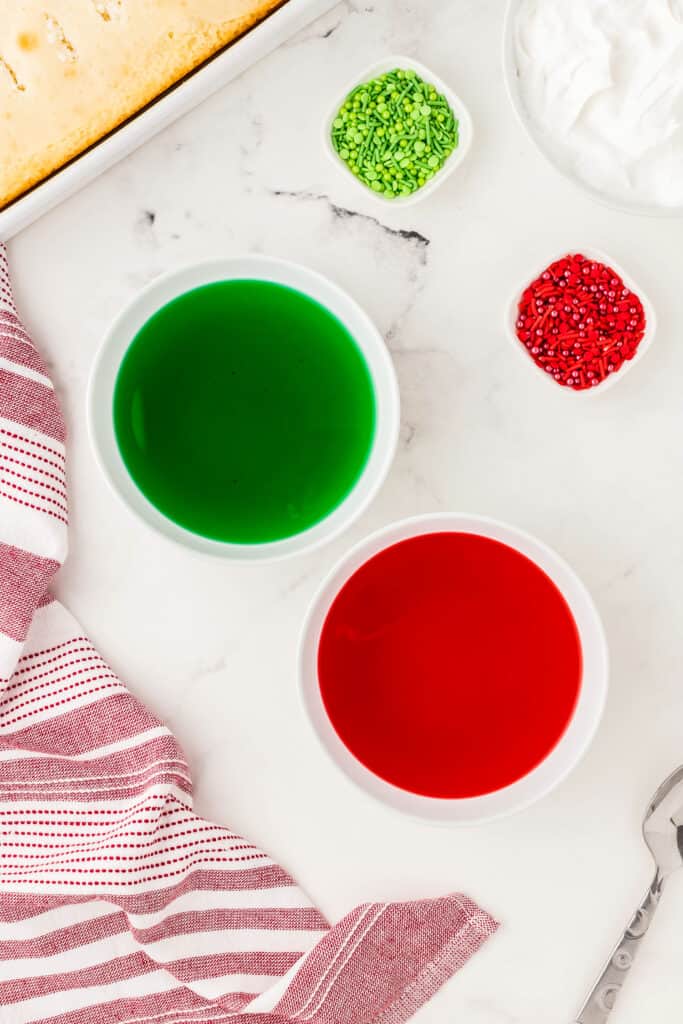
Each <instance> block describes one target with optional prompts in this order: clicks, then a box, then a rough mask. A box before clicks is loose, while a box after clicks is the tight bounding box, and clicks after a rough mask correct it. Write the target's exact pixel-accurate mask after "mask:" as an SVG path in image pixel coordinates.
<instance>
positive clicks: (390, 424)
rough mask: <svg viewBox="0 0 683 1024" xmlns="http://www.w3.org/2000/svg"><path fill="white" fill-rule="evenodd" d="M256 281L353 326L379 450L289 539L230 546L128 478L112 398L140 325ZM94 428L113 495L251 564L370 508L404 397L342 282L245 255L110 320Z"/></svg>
mask: <svg viewBox="0 0 683 1024" xmlns="http://www.w3.org/2000/svg"><path fill="white" fill-rule="evenodd" d="M245 278H251V279H256V280H260V281H273V282H276V283H278V284H283V285H287V286H288V287H290V288H294V289H296V290H298V291H300V292H303V293H305V294H306V295H308V296H310V297H311V298H313V299H315V300H316V301H317V302H319V303H320V304H321V305H322V306H324V307H325V308H326V309H328V310H329V311H330V312H331V313H333V314H334V316H336V317H337V319H338V320H340V321H341V323H342V324H344V326H345V327H346V328H347V329H348V331H349V332H350V334H351V335H352V337H353V338H354V339H355V341H356V344H357V345H358V347H359V348H360V350H361V352H362V353H363V356H364V358H365V361H366V363H367V366H368V369H369V371H370V375H371V377H372V382H373V386H374V392H375V405H376V426H375V436H374V440H373V443H372V449H371V451H370V455H369V457H368V461H367V463H366V465H365V468H364V470H363V472H362V474H361V476H360V478H359V480H358V482H357V483H356V485H355V487H354V488H353V490H352V491H351V492H350V494H348V495H347V497H346V498H345V499H344V501H342V503H341V504H340V505H338V506H337V508H335V509H334V510H333V511H332V512H330V514H329V515H328V516H326V517H325V518H324V519H323V520H321V521H320V522H319V523H316V524H315V525H313V526H311V527H310V528H309V529H307V530H304V531H302V532H301V533H298V534H295V535H294V536H292V537H287V538H286V539H284V540H279V541H273V542H271V543H264V544H229V543H222V542H220V541H216V540H210V539H208V538H205V537H201V536H199V535H198V534H195V533H192V532H190V531H189V530H185V529H183V527H181V526H178V525H177V524H176V523H174V522H172V521H171V520H170V519H167V518H166V516H164V515H162V514H161V513H160V512H159V511H158V510H157V509H156V508H155V507H154V506H153V505H152V504H151V503H150V502H149V501H148V500H147V498H145V496H144V495H143V493H142V492H141V491H140V490H139V489H138V487H137V486H136V484H135V483H134V481H133V479H132V478H131V476H130V475H129V473H128V471H127V469H126V467H125V465H124V463H123V460H122V458H121V455H120V453H119V449H118V446H117V444H116V438H115V435H114V425H113V416H112V400H113V393H114V385H115V382H116V377H117V374H118V370H119V367H120V365H121V360H122V359H123V356H124V354H125V352H126V350H127V348H128V346H129V345H130V343H131V341H132V340H133V338H134V337H135V335H136V333H137V332H138V331H139V330H140V328H141V327H142V326H143V324H145V323H146V322H147V320H148V319H149V318H150V316H152V314H153V313H155V312H156V311H157V310H158V309H160V308H161V307H162V306H164V305H166V303H168V302H170V301H171V300H172V299H174V298H176V297H177V296H178V295H182V294H183V293H184V292H187V291H189V290H190V289H192V288H197V287H199V286H200V285H204V284H208V283H210V282H212V281H225V280H231V279H232V280H234V279H245ZM88 426H89V432H90V438H91V442H92V446H93V450H94V452H95V457H96V459H97V461H98V463H99V465H100V467H101V469H102V471H103V472H104V475H105V477H106V478H107V480H108V481H109V483H110V484H111V486H112V488H113V490H114V492H115V493H116V494H117V495H118V496H119V497H120V498H121V499H122V500H123V502H124V504H126V505H127V506H128V508H129V509H130V510H131V511H132V512H134V513H135V515H137V517H138V518H139V519H141V520H142V522H144V523H146V524H147V525H148V526H151V527H152V528H153V529H154V530H156V531H157V532H158V533H160V534H162V535H163V536H165V537H167V538H168V539H169V540H173V541H175V542H177V543H179V544H181V545H183V546H184V547H186V548H190V549H192V550H194V551H198V552H203V553H206V554H210V555H217V556H219V557H222V558H228V559H234V560H238V561H245V562H255V561H261V562H262V561H264V560H270V559H277V558H283V557H285V556H288V555H295V554H298V553H300V552H302V551H309V550H311V549H312V548H315V547H318V546H319V545H321V544H324V543H325V542H326V541H328V540H330V539H331V538H332V537H335V536H336V535H337V534H339V533H341V531H342V530H345V529H346V528H347V527H348V526H349V525H350V524H351V523H352V522H353V521H354V520H355V519H357V518H358V516H360V515H361V513H362V512H363V511H364V510H365V508H367V506H368V505H369V503H370V502H371V501H372V499H373V498H374V496H375V494H376V493H377V491H378V490H379V488H380V486H381V485H382V483H383V481H384V478H385V477H386V475H387V473H388V471H389V467H390V465H391V462H392V459H393V457H394V452H395V450H396V442H397V440H398V431H399V426H400V400H399V392H398V384H397V382H396V374H395V371H394V366H393V363H392V361H391V357H390V355H389V352H388V350H387V348H386V345H385V344H384V341H383V339H382V337H381V335H380V334H379V332H378V330H377V328H376V327H375V325H374V324H373V323H372V321H371V320H370V318H369V317H368V316H367V314H366V313H365V312H364V311H363V310H362V309H361V308H360V306H359V305H358V304H357V303H356V302H355V301H354V300H353V299H352V298H351V297H350V296H349V295H347V293H346V292H344V291H343V290H342V289H341V288H339V287H338V285H336V284H334V283H333V282H332V281H329V280H328V279H327V278H325V277H322V276H321V275H320V274H317V273H316V272H315V271H313V270H309V269H308V268H307V267H302V266H299V265H297V264H295V263H289V262H285V261H284V260H277V259H271V258H269V257H265V256H240V257H235V258H225V259H218V260H212V261H210V262H206V263H197V264H193V265H191V266H188V267H184V268H182V269H180V270H174V271H172V272H171V273H169V274H166V275H164V276H163V277H159V278H157V279H156V280H155V281H153V282H152V283H151V284H150V285H149V286H148V287H147V288H145V289H144V290H143V291H141V292H140V293H139V294H138V295H136V297H135V298H134V299H133V300H132V301H131V302H130V303H129V304H128V305H127V306H126V308H125V309H124V310H123V312H121V313H120V314H119V316H118V317H117V318H116V320H115V321H114V323H113V324H112V325H111V327H110V328H109V330H108V331H107V334H106V335H105V338H104V341H103V342H102V346H101V348H100V351H99V353H98V354H97V356H96V358H95V362H94V365H93V368H92V372H91V376H90V384H89V389H88Z"/></svg>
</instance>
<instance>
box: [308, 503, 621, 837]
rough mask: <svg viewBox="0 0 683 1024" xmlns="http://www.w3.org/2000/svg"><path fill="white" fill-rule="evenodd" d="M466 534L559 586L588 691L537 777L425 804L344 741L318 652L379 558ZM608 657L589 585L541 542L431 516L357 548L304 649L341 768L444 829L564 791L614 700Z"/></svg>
mask: <svg viewBox="0 0 683 1024" xmlns="http://www.w3.org/2000/svg"><path fill="white" fill-rule="evenodd" d="M441 531H459V532H464V533H473V534H478V535H479V536H484V537H491V538H493V539H495V540H498V541H502V542H503V543H504V544H507V545H508V546H509V547H512V548H514V549H515V550H516V551H519V552H521V553H522V554H523V555H526V556H527V558H530V559H531V560H532V561H533V562H534V563H535V564H536V565H538V566H539V567H540V568H541V569H542V570H543V571H544V572H545V573H546V574H547V575H548V576H549V577H550V579H551V580H552V581H553V583H554V584H555V586H556V587H557V588H558V589H559V590H560V592H561V593H562V595H563V596H564V598H565V600H566V602H567V604H568V605H569V608H570V609H571V612H572V615H573V616H574V621H575V622H576V626H577V629H578V632H579V636H580V641H581V649H582V655H583V670H582V678H581V690H580V694H579V699H578V702H577V706H576V708H575V710H574V714H573V716H572V718H571V720H570V723H569V725H568V727H567V729H566V730H565V732H564V734H563V736H562V737H561V739H560V740H559V742H558V743H557V745H556V746H555V747H554V749H553V750H552V751H551V753H550V754H549V755H548V756H547V757H546V758H545V760H544V761H542V762H541V763H540V764H539V765H538V766H537V767H536V768H534V769H533V771H531V772H529V773H528V774H527V775H525V776H524V777H523V778H521V779H519V780H518V781H517V782H515V783H513V784H512V785H510V786H506V787H504V788H503V789H499V790H497V791H496V792H494V793H487V794H485V795H484V796H478V797H472V798H467V799H457V800H445V799H434V798H432V797H426V796H418V795H416V794H414V793H409V792H406V791H405V790H403V789H399V788H398V787H396V786H393V785H391V784H390V783H388V782H385V781H384V780H383V779H381V778H379V776H377V775H375V774H374V773H373V772H371V771H370V770H369V769H367V768H366V767H365V766H364V765H362V764H361V763H360V761H358V760H356V758H355V757H354V756H353V754H351V752H350V751H349V750H348V749H347V747H346V746H345V745H344V743H343V742H342V741H341V739H340V738H339V736H338V735H337V733H336V731H335V729H334V727H333V725H332V723H331V722H330V720H329V718H328V716H327V712H326V710H325V705H324V703H323V700H322V697H321V694H320V686H319V683H318V670H317V660H318V645H319V640H320V634H321V631H322V627H323V624H324V622H325V618H326V616H327V613H328V611H329V609H330V606H331V605H332V602H333V601H334V599H335V597H336V596H337V594H338V593H339V590H340V589H341V587H343V586H344V584H345V583H346V581H347V580H348V579H349V577H350V576H352V575H353V573H354V572H355V571H356V570H357V569H359V568H360V566H361V565H363V564H364V563H365V562H367V560H368V559H369V558H372V556H373V555H376V554H377V553H378V552H379V551H382V550H383V549H384V548H386V547H389V546H390V545H392V544H395V543H397V542H398V541H401V540H405V539H406V538H408V537H415V536H419V535H421V534H425V533H435V532H441ZM607 676H608V655H607V644H606V641H605V635H604V631H603V627H602V623H601V621H600V617H599V615H598V612H597V610H596V608H595V605H594V604H593V601H592V600H591V597H590V595H589V593H588V591H587V590H586V588H585V587H584V585H583V583H582V582H581V580H580V579H579V578H578V577H577V576H576V574H575V573H574V572H573V570H572V569H571V568H570V567H569V566H568V565H567V563H566V562H564V561H563V560H562V559H561V558H560V557H559V555H556V554H555V552H554V551H552V550H551V549H550V548H548V547H546V545H545V544H543V543H541V541H539V540H536V539H535V538H534V537H532V536H530V535H529V534H527V533H523V532H522V531H521V530H518V529H516V528H514V527H512V526H508V525H506V524H505V523H500V522H496V521H495V520H493V519H485V518H483V517H481V516H470V515H440V514H439V515H426V516H417V517H415V518H413V519H405V520H403V521H401V522H398V523H392V525H391V526H387V527H385V528H384V529H382V530H379V531H378V532H377V533H374V534H372V536H370V537H368V538H366V539H365V540H363V541H362V542H361V543H360V544H358V545H357V546H356V547H354V548H353V549H352V550H351V551H350V552H349V553H348V554H347V555H345V556H344V558H343V559H342V560H341V561H340V562H339V563H338V564H337V565H336V567H335V568H334V569H333V570H332V572H331V573H330V574H329V576H328V577H327V579H326V580H325V581H324V582H323V584H322V585H321V587H320V589H319V590H318V592H317V594H316V596H315V597H314V599H313V602H312V604H311V606H310V609H309V611H308V614H307V616H306V619H305V621H304V625H303V629H302V633H301V639H300V643H299V679H300V688H301V696H302V700H303V704H304V708H305V711H306V714H307V715H308V718H309V720H310V722H311V724H312V726H313V730H314V732H315V733H316V735H317V737H318V739H319V740H320V742H321V744H322V746H323V748H324V749H325V750H326V751H327V753H328V754H329V756H330V757H331V758H332V760H333V761H334V763H335V764H336V765H337V766H338V767H339V768H341V770H342V771H343V772H344V773H345V774H346V775H347V776H348V778H349V779H351V780H352V782H354V783H355V784H356V785H357V786H359V787H360V789H362V790H363V791H364V792H365V793H367V794H369V795H370V796H373V797H375V798H376V799H378V800H380V801H381V802H382V803H384V804H386V805H388V806H389V807H392V808H394V809H395V810H397V811H402V812H403V813H405V814H409V815H411V816H413V817H415V818H420V819H423V820H426V821H430V822H433V823H437V824H472V823H473V822H480V821H485V820H488V819H491V818H497V817H501V816H503V815H506V814H510V813H512V812H513V811H517V810H520V809H521V808H523V807H526V806H527V805H529V804H531V803H533V802H534V801H536V800H538V799H540V798H541V797H542V796H544V795H545V794H546V793H548V792H549V791H550V790H551V789H553V788H554V787H555V786H557V785H558V783H559V782H561V781H562V779H564V778H565V776H567V775H568V774H569V772H570V771H571V770H572V769H573V768H574V767H575V765H576V764H577V763H578V762H579V761H580V759H581V757H582V756H583V754H584V753H585V752H586V750H587V748H588V746H589V744H590V742H591V740H592V739H593V736H594V734H595V731H596V729H597V727H598V724H599V722H600V718H601V716H602V712H603V708H604V705H605V699H606V696H607Z"/></svg>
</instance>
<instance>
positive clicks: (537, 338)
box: [516, 254, 646, 391]
mask: <svg viewBox="0 0 683 1024" xmlns="http://www.w3.org/2000/svg"><path fill="white" fill-rule="evenodd" d="M645 326H646V322H645V310H644V309H643V304H642V302H641V301H640V299H639V298H638V296H637V295H635V294H634V293H633V292H632V291H631V290H630V289H629V288H627V287H626V285H625V284H624V282H623V281H622V279H621V277H620V276H619V275H618V274H617V273H616V271H615V270H614V269H613V268H612V267H608V266H606V265H605V264H604V263H599V262H597V261H596V260H590V259H587V258H586V257H585V256H581V255H579V254H569V255H567V256H563V257H562V259H559V260H556V261H555V262H554V263H551V264H550V266H549V267H547V268H546V269H545V270H544V271H542V273H541V274H539V276H538V277H537V278H536V279H535V280H534V281H532V282H531V284H530V285H529V286H528V287H527V288H525V289H524V291H523V293H522V297H521V299H520V302H519V308H518V312H517V322H516V331H517V337H518V338H519V340H520V341H521V342H522V344H523V345H524V347H525V348H526V350H527V352H528V353H529V355H530V356H531V358H532V359H533V360H534V362H535V363H536V365H537V366H538V367H540V369H542V370H544V371H545V372H546V373H549V374H550V375H551V376H552V379H553V380H555V381H557V383H558V384H560V385H562V386H563V387H569V388H572V389H573V390H575V391H583V390H587V389H588V388H594V387H597V386H598V385H600V384H601V383H602V381H604V380H605V379H606V378H607V377H611V376H613V374H615V373H618V371H619V370H620V369H621V367H622V366H623V364H624V363H625V362H626V360H628V359H633V357H634V355H635V354H636V351H637V349H638V346H639V345H640V343H641V341H642V340H643V337H644V335H645Z"/></svg>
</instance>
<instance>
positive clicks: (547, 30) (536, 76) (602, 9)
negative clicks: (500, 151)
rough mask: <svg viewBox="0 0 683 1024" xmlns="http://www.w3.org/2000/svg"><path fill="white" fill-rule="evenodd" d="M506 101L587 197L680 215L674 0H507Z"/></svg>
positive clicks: (680, 57)
mask: <svg viewBox="0 0 683 1024" xmlns="http://www.w3.org/2000/svg"><path fill="white" fill-rule="evenodd" d="M503 63H504V70H505V79H506V85H507V90H508V94H509V96H510V99H511V102H512V105H513V107H514V109H515V111H516V113H517V115H518V117H519V119H520V121H521V123H522V124H523V126H524V127H525V129H526V130H527V132H528V133H529V135H530V136H531V138H532V140H533V141H534V142H535V143H536V145H537V146H538V148H539V149H540V150H541V152H542V153H543V154H544V156H545V157H546V158H547V159H548V160H549V161H550V162H551V163H552V164H553V165H554V166H555V167H556V168H557V169H558V170H559V171H560V172H561V173H562V174H564V175H565V176H566V177H568V178H570V179H571V180H572V181H574V182H575V183H577V184H578V185H580V186H582V187H583V188H584V189H585V190H586V191H587V192H589V193H590V195H592V196H593V198H595V199H597V200H598V201H601V202H603V203H608V204H609V205H611V206H615V207H617V208H619V209H622V210H626V211H629V212H635V213H643V214H648V215H658V216H662V215H663V216H680V215H682V214H683V0H629V2H628V3H627V2H625V0H571V3H569V2H567V3H563V2H561V0H508V8H507V15H506V21H505V31H504V41H503Z"/></svg>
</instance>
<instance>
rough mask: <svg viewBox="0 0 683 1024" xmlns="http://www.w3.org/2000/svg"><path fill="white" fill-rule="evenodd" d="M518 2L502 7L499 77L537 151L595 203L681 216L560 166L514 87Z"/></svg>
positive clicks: (639, 212)
mask: <svg viewBox="0 0 683 1024" xmlns="http://www.w3.org/2000/svg"><path fill="white" fill-rule="evenodd" d="M521 3H522V0H507V7H506V9H505V18H504V21H503V46H502V57H503V78H504V80H505V91H506V92H507V95H508V99H509V100H510V105H511V106H512V109H513V110H514V112H515V116H516V118H517V120H518V122H519V124H520V125H521V126H522V128H523V129H524V131H525V132H526V134H527V136H528V138H529V139H531V141H532V142H533V143H534V145H535V146H536V148H537V150H538V151H539V153H540V154H541V155H542V156H543V158H544V159H545V160H546V161H547V162H548V163H549V164H550V165H551V166H552V167H553V168H554V169H555V170H556V171H557V173H558V174H560V175H561V176H562V177H563V178H564V179H565V181H568V182H570V183H571V184H572V185H573V186H574V188H576V189H578V190H579V191H580V192H583V193H584V195H588V196H590V198H591V199H592V200H593V201H594V202H596V203H599V204H600V205H601V206H606V207H609V208H610V209H612V210H619V212H620V213H632V214H636V215H638V216H641V217H665V218H666V217H669V218H675V217H681V216H683V205H682V206H661V205H658V204H655V203H638V202H634V203H629V202H627V201H626V200H624V199H617V198H613V197H612V196H610V194H609V193H608V192H603V191H601V190H600V189H599V188H595V187H594V186H593V185H590V184H589V183H588V182H586V181H584V180H583V179H582V178H580V177H579V176H578V175H576V174H573V173H572V171H570V170H568V169H567V168H566V167H563V166H562V164H561V163H560V161H559V160H557V159H556V158H555V156H554V155H553V154H552V152H551V151H550V149H549V147H547V146H546V145H545V144H544V142H543V135H542V132H540V131H539V130H538V129H536V127H535V126H534V124H533V122H532V120H531V118H530V117H529V115H528V113H527V111H526V110H525V108H524V104H523V102H522V99H521V97H520V95H519V90H518V89H517V88H516V84H515V83H516V80H517V74H516V68H517V66H516V63H515V59H514V46H513V23H514V19H515V16H516V14H517V8H518V7H519V5H520V4H521Z"/></svg>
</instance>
